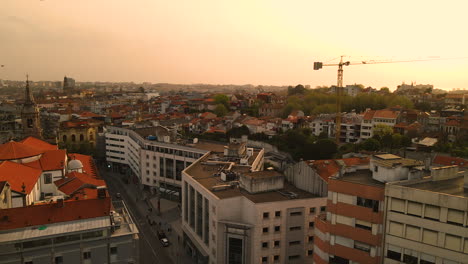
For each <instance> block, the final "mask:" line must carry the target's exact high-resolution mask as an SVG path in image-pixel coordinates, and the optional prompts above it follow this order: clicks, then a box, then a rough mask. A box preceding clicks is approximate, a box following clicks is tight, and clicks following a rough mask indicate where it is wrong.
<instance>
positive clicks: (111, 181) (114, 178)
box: [100, 167, 182, 264]
mask: <svg viewBox="0 0 468 264" xmlns="http://www.w3.org/2000/svg"><path fill="white" fill-rule="evenodd" d="M100 172H101V173H100V174H101V176H102V177H103V179H104V180H105V181H106V183H107V186H108V188H109V193H110V195H111V196H112V198H113V199H116V197H115V194H116V193H120V194H121V197H122V199H123V200H124V201H125V203H126V205H127V207H128V210H129V211H130V213H131V215H132V218H133V220H134V221H135V224H136V225H137V227H138V229H139V236H140V263H141V264H156V263H157V264H159V263H161V264H166V263H177V258H176V255H177V254H180V253H181V252H180V249H179V250H177V252H176V251H175V250H174V249H173V248H175V247H177V246H178V245H177V241H171V243H172V244H171V245H170V246H168V247H163V246H162V244H161V242H160V241H159V239H158V237H157V235H156V228H155V227H154V226H151V225H149V223H148V220H147V218H146V217H147V214H148V212H149V211H148V208H149V207H148V205H147V203H146V202H144V200H143V197H144V195H145V193H144V192H143V191H141V190H138V186H137V185H135V184H125V183H124V182H123V181H122V178H121V177H122V175H120V174H117V173H113V172H110V171H108V170H106V169H105V168H103V167H101V168H100ZM136 197H138V202H137V201H136ZM179 248H182V246H181V245H179Z"/></svg>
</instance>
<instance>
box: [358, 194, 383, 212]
mask: <svg viewBox="0 0 468 264" xmlns="http://www.w3.org/2000/svg"><path fill="white" fill-rule="evenodd" d="M356 205H358V206H362V207H367V208H372V211H374V212H375V213H377V212H378V211H379V201H377V200H372V199H366V198H362V197H359V196H358V197H357V203H356Z"/></svg>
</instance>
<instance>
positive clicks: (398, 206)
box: [391, 198, 405, 213]
mask: <svg viewBox="0 0 468 264" xmlns="http://www.w3.org/2000/svg"><path fill="white" fill-rule="evenodd" d="M391 208H392V209H391V210H392V211H395V212H400V213H404V212H405V201H404V200H401V199H398V198H392V205H391Z"/></svg>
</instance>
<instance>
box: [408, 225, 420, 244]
mask: <svg viewBox="0 0 468 264" xmlns="http://www.w3.org/2000/svg"><path fill="white" fill-rule="evenodd" d="M419 231H420V228H419V227H417V226H412V225H407V226H406V235H405V237H406V238H408V239H411V240H416V241H419Z"/></svg>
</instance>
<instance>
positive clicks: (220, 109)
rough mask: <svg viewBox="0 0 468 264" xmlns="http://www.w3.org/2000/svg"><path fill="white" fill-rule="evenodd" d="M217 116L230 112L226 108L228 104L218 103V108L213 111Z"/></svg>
mask: <svg viewBox="0 0 468 264" xmlns="http://www.w3.org/2000/svg"><path fill="white" fill-rule="evenodd" d="M213 112H214V113H215V114H216V115H217V116H219V117H223V116H225V115H226V114H227V113H228V110H227V109H226V106H224V105H223V104H218V105H216V108H215V109H214V111H213Z"/></svg>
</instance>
